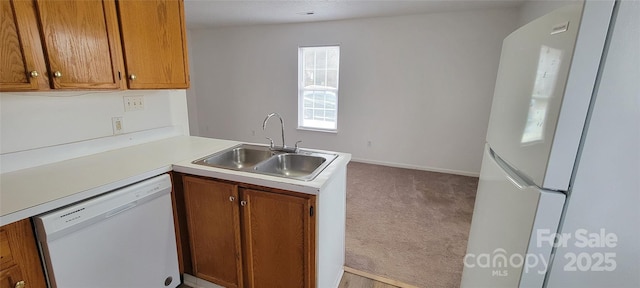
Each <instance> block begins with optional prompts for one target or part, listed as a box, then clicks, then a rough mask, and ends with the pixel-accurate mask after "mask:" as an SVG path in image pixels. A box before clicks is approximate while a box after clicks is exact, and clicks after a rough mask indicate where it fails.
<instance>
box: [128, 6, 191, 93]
mask: <svg viewBox="0 0 640 288" xmlns="http://www.w3.org/2000/svg"><path fill="white" fill-rule="evenodd" d="M118 12H119V15H120V31H121V35H122V46H123V49H124V61H125V68H126V72H127V83H128V87H129V89H163V88H188V87H189V66H188V57H187V46H186V43H187V37H186V30H185V22H184V4H183V1H182V0H146V1H139V0H119V1H118Z"/></svg>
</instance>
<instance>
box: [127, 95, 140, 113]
mask: <svg viewBox="0 0 640 288" xmlns="http://www.w3.org/2000/svg"><path fill="white" fill-rule="evenodd" d="M122 99H123V100H124V111H125V112H128V111H137V110H144V96H123V97H122Z"/></svg>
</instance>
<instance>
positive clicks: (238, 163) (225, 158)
mask: <svg viewBox="0 0 640 288" xmlns="http://www.w3.org/2000/svg"><path fill="white" fill-rule="evenodd" d="M273 155H274V153H273V152H271V151H270V150H269V147H264V146H258V145H248V144H241V145H239V146H235V147H232V148H230V149H227V150H224V151H222V152H219V153H216V154H213V155H209V156H207V157H205V158H202V159H199V160H196V161H194V162H193V163H194V164H200V165H206V166H212V167H219V168H227V169H233V170H243V169H245V168H249V169H251V168H253V167H254V166H255V165H256V164H258V163H260V162H262V161H264V160H267V159H269V158H271V156H273Z"/></svg>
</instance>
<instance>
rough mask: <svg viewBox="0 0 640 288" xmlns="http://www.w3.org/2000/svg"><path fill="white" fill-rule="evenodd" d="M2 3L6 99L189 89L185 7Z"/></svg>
mask: <svg viewBox="0 0 640 288" xmlns="http://www.w3.org/2000/svg"><path fill="white" fill-rule="evenodd" d="M0 3H1V4H0V9H1V10H0V25H1V26H0V37H2V44H0V64H2V66H1V67H2V68H1V70H0V91H28V90H48V89H49V88H54V89H74V90H90V89H125V88H126V87H125V85H124V82H123V81H124V80H125V78H126V79H127V83H128V88H129V89H184V88H188V87H189V75H188V71H189V69H188V60H187V59H188V58H187V48H186V32H185V31H186V30H185V22H184V4H183V2H182V0H157V1H156V0H145V1H138V0H120V1H118V2H117V4H116V1H115V0H94V1H86V0H66V1H56V0H1V1H0ZM125 68H126V70H125ZM125 71H126V74H125Z"/></svg>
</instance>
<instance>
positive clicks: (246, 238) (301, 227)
mask: <svg viewBox="0 0 640 288" xmlns="http://www.w3.org/2000/svg"><path fill="white" fill-rule="evenodd" d="M181 179H182V187H183V189H181V190H182V191H183V193H184V199H185V205H184V206H185V207H186V209H185V210H186V213H185V214H186V218H187V227H188V229H187V230H188V233H187V234H188V235H189V236H188V238H189V245H190V247H191V249H190V253H191V255H190V259H191V262H192V270H193V271H185V272H187V273H189V272H191V273H193V274H195V276H196V277H199V278H202V279H205V280H208V281H211V282H213V283H216V284H218V285H222V286H225V287H251V288H261V287H265V288H272V287H287V288H315V286H316V278H315V275H316V263H315V259H316V255H315V253H316V249H315V241H316V240H315V227H316V226H315V223H316V222H315V215H314V212H313V211H314V205H315V200H316V198H315V196H314V195H308V194H302V193H296V192H291V191H284V190H278V189H270V188H264V190H262V187H258V186H253V185H249V184H244V183H235V182H228V181H218V180H214V179H205V178H201V177H194V176H188V175H182V176H181ZM179 190H180V189H179ZM183 253H184V251H183ZM187 258H189V257H187Z"/></svg>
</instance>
